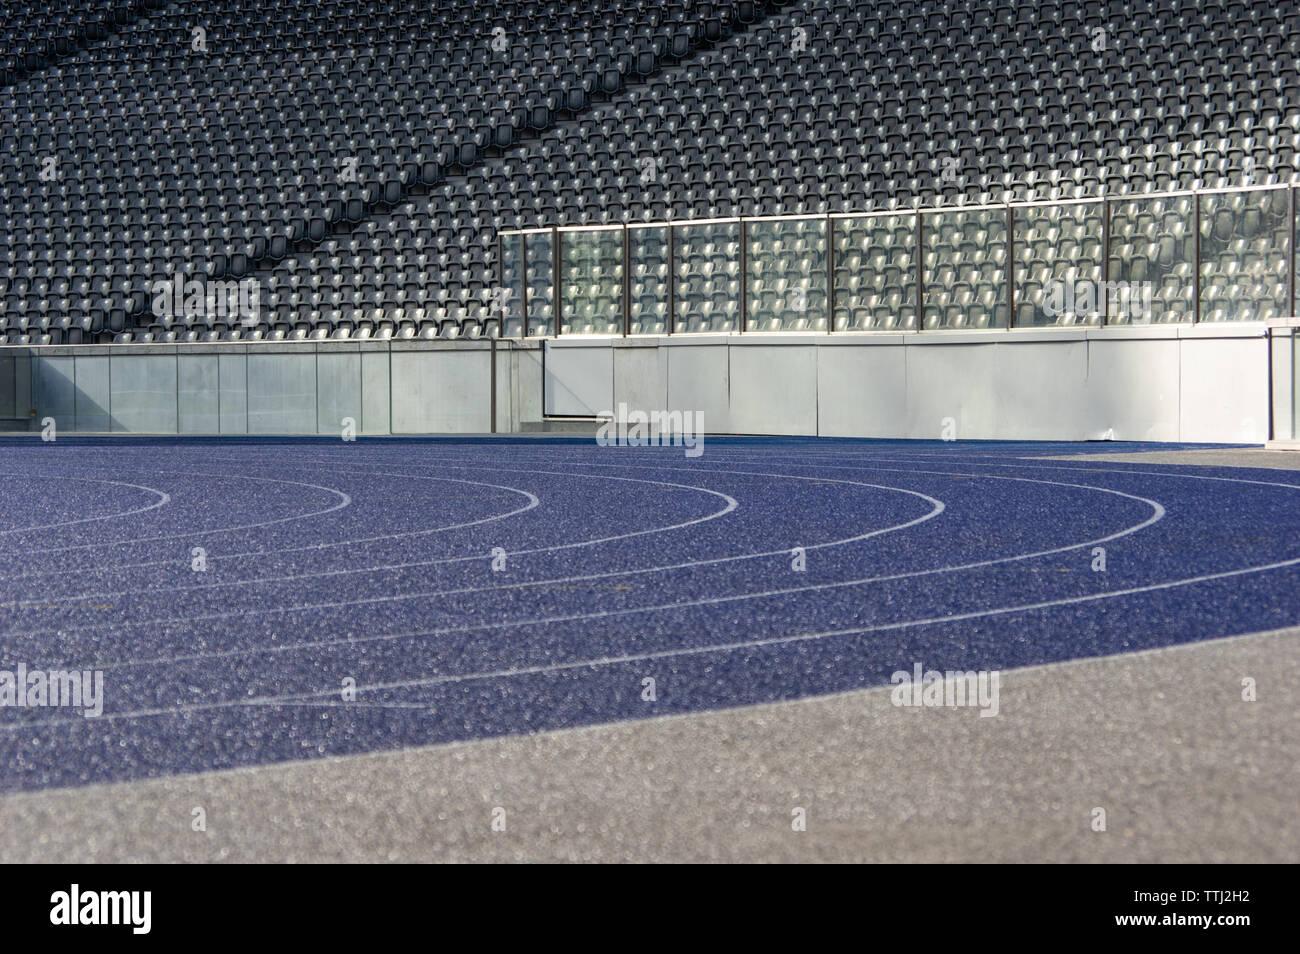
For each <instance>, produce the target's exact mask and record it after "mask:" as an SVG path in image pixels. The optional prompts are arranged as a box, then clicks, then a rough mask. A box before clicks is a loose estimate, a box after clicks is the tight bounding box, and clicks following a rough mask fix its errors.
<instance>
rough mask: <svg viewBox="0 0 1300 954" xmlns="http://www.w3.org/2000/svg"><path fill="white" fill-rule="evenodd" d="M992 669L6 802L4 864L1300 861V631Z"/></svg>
mask: <svg viewBox="0 0 1300 954" xmlns="http://www.w3.org/2000/svg"><path fill="white" fill-rule="evenodd" d="M1246 676H1250V677H1252V678H1254V679H1255V680H1256V681H1257V686H1258V699H1257V701H1255V702H1246V701H1243V700H1242V698H1241V680H1242V678H1243V677H1246ZM1002 680H1003V681H1002V692H1001V703H1002V705H1001V714H1000V715H999V716H998V717H996V718H980V717H979V716H978V714H977V712H976V711H975V710H972V709H955V710H944V709H903V708H896V707H895V706H893V705H892V704H891V702H890V697H889V690H888V689H887V688H885V689H871V690H864V691H858V692H852V693H845V694H842V695H836V696H829V697H822V698H817V699H806V700H801V701H797V702H789V703H779V704H774V705H761V706H753V707H749V708H743V709H732V710H726V711H718V712H705V713H697V714H690V715H685V716H673V717H668V718H663V719H658V720H648V721H640V722H636V723H621V724H613V725H601V726H595V727H591V728H582V729H572V730H565V731H560V732H550V733H542V734H538V735H533V736H517V737H506V738H497V739H489V740H485V741H478V742H470V743H464V744H455V745H445V746H433V747H428V748H422V749H409V750H404V751H397V752H389V753H382V754H371V755H361V756H351V757H345V758H338V759H327V760H322V761H315V762H299V763H288V764H281V765H275V766H269V767H259V768H255V769H241V770H235V771H229V772H220V773H212V774H208V775H198V776H187V777H173V778H166V779H160V780H155V781H147V782H138V783H126V784H120V785H111V786H97V787H90V788H82V789H69V790H63V791H46V792H38V793H33V794H23V795H15V796H10V797H8V798H5V799H0V860H3V861H5V862H20V861H97V862H109V861H385V860H391V861H398V860H400V861H456V862H469V861H882V862H884V861H887V862H908V861H934V862H937V861H968V862H969V861H994V862H1040V861H1055V862H1224V861H1238V862H1263V861H1278V862H1295V861H1298V860H1300V826H1298V825H1297V812H1296V804H1297V802H1296V798H1297V796H1296V792H1297V791H1300V733H1298V732H1297V731H1296V723H1297V719H1296V713H1297V711H1300V710H1298V708H1297V707H1298V705H1300V629H1288V630H1280V631H1277V632H1274V633H1268V634H1258V635H1252V636H1237V637H1232V638H1229V639H1222V640H1216V641H1212V642H1202V643H1193V644H1187V645H1183V646H1178V647H1174V648H1169V649H1160V650H1153V651H1150V652H1144V653H1135V654H1129V655H1121V656H1111V657H1107V658H1100V659H1089V660H1080V661H1074V662H1069V663H1062V664H1056V665H1050V666H1039V667H1030V668H1025V669H1018V670H1013V671H1009V672H1005V673H1003V674H1002ZM195 806H202V807H204V808H205V809H206V812H207V831H206V832H204V833H196V832H193V831H191V830H190V819H191V811H192V809H193V808H194V807H195ZM497 806H500V807H502V808H505V809H506V830H505V831H504V832H493V831H492V830H491V817H492V815H491V813H492V810H493V808H495V807H497ZM795 807H803V808H804V809H806V811H807V818H808V826H807V830H806V831H804V832H795V831H792V830H791V812H792V809H793V808H795ZM1097 807H1101V808H1105V809H1106V811H1107V815H1108V818H1107V822H1108V824H1107V830H1106V831H1105V832H1095V831H1093V830H1092V828H1091V821H1092V811H1093V809H1094V808H1097Z"/></svg>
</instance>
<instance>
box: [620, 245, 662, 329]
mask: <svg viewBox="0 0 1300 954" xmlns="http://www.w3.org/2000/svg"><path fill="white" fill-rule="evenodd" d="M627 243H628V246H627V248H628V267H629V268H630V269H631V272H632V281H631V292H632V294H631V299H630V301H629V302H628V313H629V318H630V321H631V324H630V326H629V329H628V332H629V334H634V335H666V334H667V333H668V279H669V276H670V275H671V268H672V265H671V263H670V262H669V261H668V227H667V226H666V225H656V226H653V227H646V228H640V229H634V228H630V229H628V230H627Z"/></svg>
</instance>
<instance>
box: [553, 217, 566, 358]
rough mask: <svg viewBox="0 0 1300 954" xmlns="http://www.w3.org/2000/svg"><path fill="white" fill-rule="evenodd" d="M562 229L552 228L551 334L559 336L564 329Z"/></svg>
mask: <svg viewBox="0 0 1300 954" xmlns="http://www.w3.org/2000/svg"><path fill="white" fill-rule="evenodd" d="M562 274H563V273H562V272H561V271H560V230H559V229H558V228H555V229H551V299H552V300H551V311H552V316H551V336H552V337H559V336H560V334H561V333H562V332H563V331H564V318H563V317H562V316H561V315H560V278H561V275H562Z"/></svg>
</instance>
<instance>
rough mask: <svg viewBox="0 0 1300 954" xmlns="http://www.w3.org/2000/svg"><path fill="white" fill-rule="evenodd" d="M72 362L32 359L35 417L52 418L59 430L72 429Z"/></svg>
mask: <svg viewBox="0 0 1300 954" xmlns="http://www.w3.org/2000/svg"><path fill="white" fill-rule="evenodd" d="M75 360H76V359H75V358H70V357H69V358H65V357H46V356H44V355H42V356H39V357H38V358H37V359H36V368H35V373H36V415H37V418H38V419H40V420H44V419H45V418H47V417H52V418H54V421H55V424H56V426H57V427H58V428H59V429H60V430H69V429H73V428H75V426H76V425H75V419H76V413H77V384H76V366H75V363H74V362H75Z"/></svg>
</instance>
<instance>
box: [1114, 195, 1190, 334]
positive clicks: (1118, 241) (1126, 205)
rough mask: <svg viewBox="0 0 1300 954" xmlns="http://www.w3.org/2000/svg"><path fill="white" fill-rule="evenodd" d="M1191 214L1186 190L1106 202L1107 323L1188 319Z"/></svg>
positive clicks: (1142, 322)
mask: <svg viewBox="0 0 1300 954" xmlns="http://www.w3.org/2000/svg"><path fill="white" fill-rule="evenodd" d="M1195 215H1196V201H1195V199H1194V198H1193V197H1192V196H1190V195H1178V196H1163V197H1161V198H1155V199H1119V200H1114V201H1112V202H1111V206H1110V275H1109V280H1108V284H1107V287H1106V288H1105V289H1104V291H1105V293H1106V295H1107V306H1106V323H1107V324H1111V325H1129V324H1150V323H1153V322H1157V323H1167V322H1178V321H1191V320H1192V318H1193V317H1194V315H1195V308H1196V298H1195V291H1196V288H1195V277H1196V275H1195V268H1196V266H1195V260H1196V237H1195V234H1194V233H1193V231H1192V230H1193V228H1194V222H1193V219H1194V218H1195Z"/></svg>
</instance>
